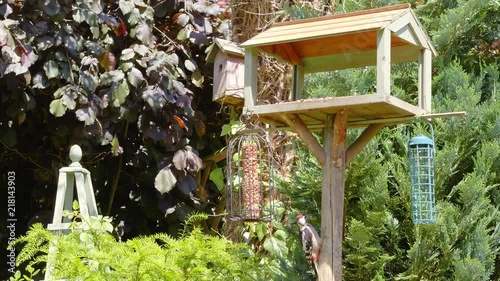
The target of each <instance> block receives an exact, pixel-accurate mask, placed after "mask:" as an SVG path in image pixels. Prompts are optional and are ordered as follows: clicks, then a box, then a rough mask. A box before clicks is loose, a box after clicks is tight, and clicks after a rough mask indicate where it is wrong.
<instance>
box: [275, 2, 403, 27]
mask: <svg viewBox="0 0 500 281" xmlns="http://www.w3.org/2000/svg"><path fill="white" fill-rule="evenodd" d="M406 9H411V5H410V4H408V3H406V4H400V5H393V6H387V7H382V8H376V9H369V10H362V11H356V12H350V13H343V14H335V15H329V16H324V17H317V18H307V19H300V20H294V21H285V22H279V23H276V24H274V25H273V27H278V26H292V25H297V24H303V23H308V22H315V21H324V20H328V19H341V18H349V19H350V18H353V17H356V16H362V15H370V16H372V14H377V13H382V12H388V11H398V10H406Z"/></svg>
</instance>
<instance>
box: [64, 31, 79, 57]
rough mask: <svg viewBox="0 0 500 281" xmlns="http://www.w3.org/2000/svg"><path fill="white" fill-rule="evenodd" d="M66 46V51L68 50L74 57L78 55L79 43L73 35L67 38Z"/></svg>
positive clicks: (65, 38)
mask: <svg viewBox="0 0 500 281" xmlns="http://www.w3.org/2000/svg"><path fill="white" fill-rule="evenodd" d="M64 46H65V47H66V49H68V51H69V53H70V54H71V55H72V56H75V55H76V52H77V50H78V42H76V39H75V37H73V36H72V35H68V36H65V37H64Z"/></svg>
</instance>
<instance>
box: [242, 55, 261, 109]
mask: <svg viewBox="0 0 500 281" xmlns="http://www.w3.org/2000/svg"><path fill="white" fill-rule="evenodd" d="M257 58H258V52H257V49H256V48H247V49H245V83H244V84H245V91H244V98H245V107H249V106H253V105H254V104H255V103H256V102H257V79H258V76H257V68H258V60H257Z"/></svg>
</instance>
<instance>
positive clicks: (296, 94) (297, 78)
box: [292, 65, 304, 101]
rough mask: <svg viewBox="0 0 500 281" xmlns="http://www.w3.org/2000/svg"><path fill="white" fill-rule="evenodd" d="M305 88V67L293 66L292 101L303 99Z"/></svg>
mask: <svg viewBox="0 0 500 281" xmlns="http://www.w3.org/2000/svg"><path fill="white" fill-rule="evenodd" d="M303 86H304V67H303V66H300V65H294V66H293V73H292V100H294V101H296V100H300V99H302V87H303Z"/></svg>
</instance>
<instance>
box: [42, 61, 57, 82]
mask: <svg viewBox="0 0 500 281" xmlns="http://www.w3.org/2000/svg"><path fill="white" fill-rule="evenodd" d="M43 70H45V75H47V78H49V79H51V78H55V77H58V76H59V66H58V65H57V62H55V61H53V60H49V61H47V62H45V63H44V64H43Z"/></svg>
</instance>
